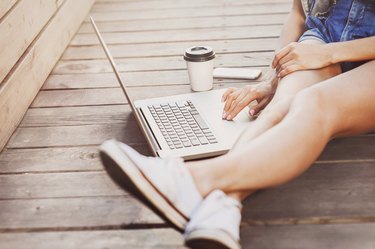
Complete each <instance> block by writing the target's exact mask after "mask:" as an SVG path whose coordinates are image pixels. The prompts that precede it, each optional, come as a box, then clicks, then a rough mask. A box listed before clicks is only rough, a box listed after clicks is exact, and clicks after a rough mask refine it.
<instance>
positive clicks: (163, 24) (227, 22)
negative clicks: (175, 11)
mask: <svg viewBox="0 0 375 249" xmlns="http://www.w3.org/2000/svg"><path fill="white" fill-rule="evenodd" d="M286 17H287V14H275V15H240V16H227V17H222V16H209V17H194V18H183V19H176V20H174V21H173V22H171V21H170V20H165V19H161V20H148V19H146V20H127V21H116V20H114V21H111V22H98V23H97V25H98V28H99V30H100V32H101V33H108V32H137V31H150V30H155V31H157V30H180V31H182V30H184V29H202V28H217V27H249V26H256V25H275V24H282V23H284V21H285V19H286ZM93 32H94V30H93V28H92V26H91V24H90V23H89V22H84V23H83V24H82V25H81V27H80V29H79V31H78V33H82V34H85V33H93Z"/></svg>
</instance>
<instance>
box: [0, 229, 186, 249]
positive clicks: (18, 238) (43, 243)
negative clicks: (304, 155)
mask: <svg viewBox="0 0 375 249" xmlns="http://www.w3.org/2000/svg"><path fill="white" fill-rule="evenodd" d="M0 240H1V244H2V246H4V248H12V249H18V248H20V249H23V248H25V246H26V245H38V248H39V249H50V248H54V249H65V248H71V249H73V248H80V249H102V248H112V249H120V248H121V249H123V248H133V249H158V248H165V249H182V248H185V247H184V246H183V243H184V242H183V238H182V236H181V234H180V233H178V232H177V231H175V230H173V229H165V228H163V229H137V230H113V231H78V232H74V231H73V232H44V233H37V232H33V233H6V234H0Z"/></svg>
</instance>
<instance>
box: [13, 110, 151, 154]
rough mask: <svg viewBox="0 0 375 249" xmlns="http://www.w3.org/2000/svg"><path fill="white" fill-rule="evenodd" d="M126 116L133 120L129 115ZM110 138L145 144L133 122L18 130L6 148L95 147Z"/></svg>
mask: <svg viewBox="0 0 375 249" xmlns="http://www.w3.org/2000/svg"><path fill="white" fill-rule="evenodd" d="M128 116H130V117H131V118H132V119H134V118H133V117H132V114H131V113H129V114H128ZM31 132H32V133H31ZM111 138H116V139H118V140H120V141H126V142H127V143H141V142H145V139H144V137H143V135H142V133H141V131H140V130H139V128H138V126H137V125H136V122H135V120H133V121H132V122H128V123H126V124H111V125H85V126H59V127H37V128H18V129H17V130H16V131H15V132H14V134H13V136H12V138H11V139H10V140H9V143H8V145H7V148H32V147H39V148H41V147H42V148H43V147H48V146H51V147H53V146H74V145H76V146H78V145H79V146H81V145H97V144H100V143H102V142H103V141H104V140H107V139H111Z"/></svg>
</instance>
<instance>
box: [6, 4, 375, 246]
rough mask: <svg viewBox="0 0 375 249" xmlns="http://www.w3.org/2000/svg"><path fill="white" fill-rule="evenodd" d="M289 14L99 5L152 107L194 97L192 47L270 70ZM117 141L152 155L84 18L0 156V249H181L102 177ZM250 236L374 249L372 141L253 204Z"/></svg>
mask: <svg viewBox="0 0 375 249" xmlns="http://www.w3.org/2000/svg"><path fill="white" fill-rule="evenodd" d="M290 5H291V1H290V0H237V1H230V0H201V1H199V0H189V1H187V0H150V1H146V0H139V1H138V0H128V1H126V0H124V1H120V0H101V1H100V0H98V1H97V3H96V4H95V5H94V7H93V9H92V10H91V15H92V16H93V17H94V18H95V19H96V21H97V22H98V26H99V29H100V30H101V31H102V32H103V35H104V39H105V40H106V41H107V43H108V44H110V46H109V48H110V50H111V51H112V53H113V55H114V56H115V60H116V62H117V64H118V66H119V68H120V70H121V72H122V76H123V79H124V80H125V81H126V82H127V84H128V85H129V86H130V87H131V88H130V89H131V93H132V95H133V96H135V97H136V98H146V97H155V96H164V95H171V94H176V93H186V92H189V91H190V88H189V85H188V75H187V72H186V70H185V64H184V61H183V59H182V56H181V55H182V53H183V51H184V49H185V48H187V47H189V46H192V45H196V44H206V45H209V46H212V47H213V48H214V50H215V51H216V52H217V55H218V56H217V59H216V66H227V67H260V68H264V67H266V66H267V65H268V64H269V62H270V59H271V57H272V54H273V47H274V44H275V41H276V39H277V37H278V35H279V32H280V27H281V24H282V22H283V20H284V19H285V18H286V15H287V13H288V11H289V9H290ZM245 84H248V82H245V81H215V87H216V88H222V87H228V86H243V85H245ZM109 138H117V139H119V140H121V141H124V142H126V143H129V144H131V145H132V146H134V147H136V148H137V149H138V150H139V151H141V152H143V153H147V154H149V153H150V152H149V150H148V148H147V145H146V142H145V139H144V138H143V136H142V135H141V133H140V131H139V129H138V127H137V125H136V122H135V120H134V118H133V116H132V114H131V112H130V108H129V106H128V105H127V103H125V100H124V97H123V95H122V92H121V91H120V88H119V86H118V83H117V82H116V80H115V77H114V75H113V73H112V72H111V69H110V65H109V63H108V61H107V60H106V58H105V55H104V53H103V51H102V49H101V47H100V46H99V45H98V40H97V39H96V37H95V35H94V33H93V30H92V28H91V26H90V24H89V23H88V22H87V19H86V22H85V23H83V24H82V26H81V28H80V30H79V32H78V34H76V36H75V37H74V38H73V40H72V41H71V43H70V46H69V47H68V48H67V49H66V51H65V53H64V55H63V56H62V58H61V60H60V61H59V63H58V64H57V65H56V67H55V69H54V70H53V72H52V73H51V75H50V77H49V78H48V79H47V81H46V82H45V84H44V86H43V89H42V90H41V91H40V93H39V94H38V96H37V97H36V99H35V101H34V102H33V104H32V106H31V107H30V109H29V110H28V112H27V113H26V115H25V117H24V119H23V121H22V123H21V124H20V125H19V127H18V129H17V130H16V132H15V133H14V134H13V136H12V138H11V139H10V141H9V142H8V144H7V146H6V149H5V150H4V151H3V152H2V153H1V154H0V248H26V247H27V248H80V249H81V248H182V247H183V239H182V237H181V236H180V235H179V234H178V233H177V232H175V231H174V230H173V229H171V228H169V227H168V226H167V225H165V224H164V223H163V222H162V221H161V219H159V218H158V217H157V216H155V215H154V214H153V213H152V212H151V211H149V210H148V209H147V208H145V207H144V206H143V205H141V204H140V203H139V202H138V201H136V200H135V199H134V198H133V197H132V196H130V195H129V194H127V193H124V192H123V191H122V190H121V189H119V188H118V187H116V186H115V185H114V183H112V181H111V180H110V179H109V178H108V176H107V175H106V173H105V172H104V171H103V167H102V165H101V163H100V162H99V159H98V154H97V149H98V145H99V144H100V143H101V142H103V141H104V140H105V139H109ZM290 153H293V152H292V151H291V152H290ZM280 160H282V158H280ZM241 237H242V245H243V247H244V248H256V249H258V248H261V249H264V248H267V249H268V248H270V249H271V248H272V249H275V248H283V249H284V248H285V249H291V248H304V249H310V248H311V249H313V248H314V249H315V248H340V249H353V248H361V249H364V248H369V249H370V248H372V249H374V248H375V139H374V134H367V135H362V136H357V137H351V138H345V139H337V140H334V141H333V142H331V143H330V144H329V145H328V147H327V148H326V150H325V151H324V152H323V154H322V155H321V156H320V158H319V159H318V161H317V162H316V163H315V165H314V166H313V167H312V168H311V169H310V170H308V171H307V172H306V173H305V174H304V175H303V176H302V177H300V178H298V179H297V180H295V181H293V182H291V183H289V184H287V185H285V186H282V187H278V188H274V189H269V190H264V191H260V192H258V193H257V194H255V195H254V196H252V197H251V198H249V199H248V200H247V201H246V202H245V205H244V212H243V223H242V227H241Z"/></svg>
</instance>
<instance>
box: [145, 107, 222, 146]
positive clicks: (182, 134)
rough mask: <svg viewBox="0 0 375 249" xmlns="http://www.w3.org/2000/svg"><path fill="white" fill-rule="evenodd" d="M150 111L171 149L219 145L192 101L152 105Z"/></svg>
mask: <svg viewBox="0 0 375 249" xmlns="http://www.w3.org/2000/svg"><path fill="white" fill-rule="evenodd" d="M148 109H149V110H150V112H151V114H152V116H153V117H154V120H155V121H156V124H157V125H158V127H159V129H160V131H161V133H162V134H163V136H164V138H165V141H166V142H167V144H168V146H169V148H170V149H180V148H184V147H193V146H200V145H207V144H214V143H217V139H216V138H215V136H214V134H213V133H212V132H211V131H210V129H209V127H208V125H207V124H206V122H205V121H204V120H203V118H202V117H201V115H200V114H199V113H198V111H197V109H196V108H195V107H194V105H193V103H192V102H191V101H190V100H188V101H182V102H180V101H179V102H174V103H166V104H160V105H150V106H148Z"/></svg>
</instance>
